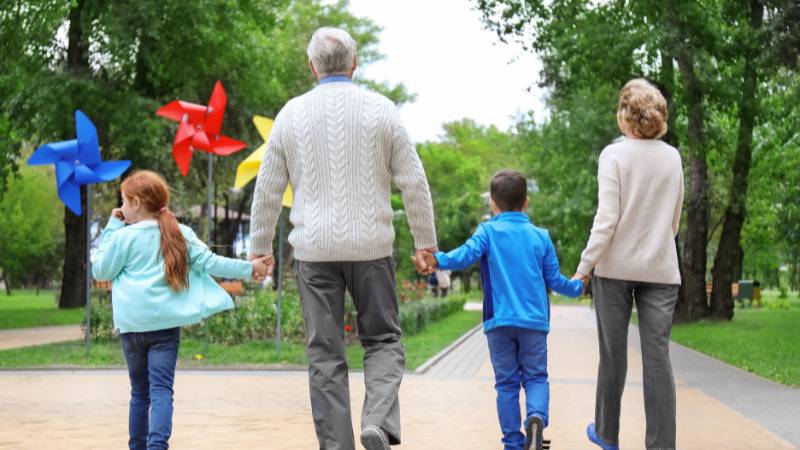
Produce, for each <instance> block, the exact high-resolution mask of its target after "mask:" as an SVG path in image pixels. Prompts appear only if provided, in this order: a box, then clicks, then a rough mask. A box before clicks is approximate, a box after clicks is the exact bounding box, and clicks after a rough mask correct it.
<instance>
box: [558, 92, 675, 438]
mask: <svg viewBox="0 0 800 450" xmlns="http://www.w3.org/2000/svg"><path fill="white" fill-rule="evenodd" d="M667 111H668V110H667V102H666V100H665V99H664V96H663V95H662V94H661V93H660V92H659V90H658V89H657V88H656V87H655V86H653V85H652V84H650V83H648V82H647V81H645V80H643V79H635V80H631V81H629V82H628V83H627V84H625V86H624V87H623V88H622V91H621V92H620V98H619V108H618V110H617V124H618V125H619V129H620V131H621V132H622V134H623V135H624V138H622V139H620V140H617V141H615V142H614V143H612V144H611V145H609V146H608V147H606V148H605V149H604V150H603V152H602V153H601V154H600V161H599V163H598V168H597V180H598V185H599V189H598V205H597V213H596V214H595V217H594V224H593V226H592V232H591V236H590V237H589V242H588V243H587V244H586V249H585V250H584V251H583V254H582V255H581V262H580V265H579V266H578V269H577V271H576V272H577V273H576V274H575V277H573V278H583V279H585V278H586V277H587V276H588V275H589V273H590V271H591V270H592V269H594V276H593V277H592V291H593V297H594V304H595V312H596V314H597V336H598V338H599V340H600V365H599V367H598V370H597V397H596V400H595V418H594V423H591V424H589V426H588V427H587V429H586V432H587V435H588V437H589V440H591V441H592V442H594V443H595V444H597V445H598V446H600V447H601V448H603V449H606V450H616V449H618V448H619V418H620V408H621V400H622V390H623V388H624V387H625V378H626V375H627V367H628V362H627V354H628V324H629V322H630V318H631V309H632V307H633V303H634V301H635V302H636V310H637V312H638V316H639V335H640V338H641V341H642V342H641V346H642V365H643V369H644V383H643V384H644V408H645V418H646V421H647V431H646V434H645V447H646V448H648V449H665V450H666V449H674V448H675V381H674V378H673V374H672V364H671V362H670V358H669V340H670V331H671V329H672V313H673V311H674V309H675V303H676V301H677V299H678V288H679V286H680V284H681V276H680V272H679V270H678V256H677V251H676V248H675V236H676V235H677V234H678V225H679V224H680V218H681V208H682V205H683V168H682V166H681V156H680V154H679V153H678V151H677V150H676V149H675V148H673V147H672V146H670V145H669V144H667V143H665V142H663V141H661V140H659V138H660V137H661V136H663V135H664V134H665V133H666V132H667Z"/></svg>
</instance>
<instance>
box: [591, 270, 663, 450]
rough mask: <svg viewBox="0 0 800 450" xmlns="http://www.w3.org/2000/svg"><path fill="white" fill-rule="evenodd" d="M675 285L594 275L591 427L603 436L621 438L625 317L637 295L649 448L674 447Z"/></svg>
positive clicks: (614, 441)
mask: <svg viewBox="0 0 800 450" xmlns="http://www.w3.org/2000/svg"><path fill="white" fill-rule="evenodd" d="M678 287H679V286H677V285H668V284H656V283H643V282H638V281H623V280H614V279H610V278H602V277H597V276H595V277H593V279H592V290H593V296H594V305H595V311H596V313H597V336H598V338H599V341H600V366H599V368H598V371H597V397H596V403H595V427H596V429H597V434H598V435H599V436H600V437H601V438H602V439H603V440H605V441H606V442H609V443H612V444H617V443H618V442H619V417H620V404H621V401H622V391H623V389H624V388H625V376H626V373H627V369H628V323H629V322H630V318H631V308H632V307H633V302H634V301H636V310H637V312H638V317H639V336H640V338H641V346H642V365H643V367H644V376H643V380H644V382H643V384H644V410H645V418H646V421H647V431H646V435H645V446H646V447H647V449H648V450H656V449H658V450H660V449H674V448H675V380H674V378H673V375H672V364H671V363H670V359H669V335H670V330H671V329H672V312H673V311H674V310H675V302H676V301H677V299H678Z"/></svg>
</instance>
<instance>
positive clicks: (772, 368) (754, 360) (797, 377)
mask: <svg viewBox="0 0 800 450" xmlns="http://www.w3.org/2000/svg"><path fill="white" fill-rule="evenodd" d="M672 339H673V340H674V341H675V342H679V343H681V344H683V345H685V346H687V347H691V348H693V349H695V350H697V351H699V352H702V353H705V354H707V355H709V356H713V357H714V358H717V359H721V360H722V361H725V362H727V363H729V364H733V365H734V366H737V367H740V368H742V369H744V370H747V371H748V372H752V373H755V374H757V375H760V376H762V377H764V378H768V379H770V380H773V381H777V382H779V383H783V384H787V385H789V386H800V309H797V308H795V309H789V310H768V309H740V310H737V311H736V313H735V315H734V318H733V320H732V321H730V322H711V321H700V322H696V323H688V324H680V325H676V326H674V327H673V329H672Z"/></svg>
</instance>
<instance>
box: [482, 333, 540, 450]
mask: <svg viewBox="0 0 800 450" xmlns="http://www.w3.org/2000/svg"><path fill="white" fill-rule="evenodd" d="M486 338H487V340H488V341H489V355H490V357H491V359H492V367H494V378H495V389H496V390H497V416H498V417H499V419H500V430H501V431H502V432H503V439H502V442H503V445H504V446H505V450H521V449H522V448H523V446H524V444H525V435H524V434H523V433H522V431H520V429H521V424H522V423H521V419H520V408H519V391H520V387H522V388H523V389H525V409H526V411H525V417H526V418H527V417H530V416H534V415H535V416H539V417H540V418H541V419H542V421H543V422H544V425H545V426H547V423H548V413H549V410H550V408H549V405H550V384H549V383H548V381H547V333H546V332H544V331H538V330H529V329H525V328H517V327H498V328H495V329H493V330H491V331H489V332H488V333H486Z"/></svg>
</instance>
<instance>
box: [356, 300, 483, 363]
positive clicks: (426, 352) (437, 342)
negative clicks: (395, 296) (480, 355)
mask: <svg viewBox="0 0 800 450" xmlns="http://www.w3.org/2000/svg"><path fill="white" fill-rule="evenodd" d="M481 317H482V313H481V312H480V311H459V312H457V313H455V314H451V315H450V316H447V317H445V318H444V319H442V320H440V321H438V322H436V323H432V324H430V325H428V326H427V327H425V329H423V330H422V331H420V332H419V333H417V334H415V335H413V336H406V337H404V338H403V346H404V347H405V349H406V369H408V370H414V369H416V368H417V367H419V366H421V365H422V364H423V363H425V361H427V360H428V359H430V358H431V357H432V356H434V355H435V354H437V353H439V352H440V351H441V350H443V349H444V348H445V347H447V346H448V345H450V343H452V342H453V341H455V340H456V339H458V338H459V337H461V335H463V334H464V333H466V332H467V331H469V330H471V329H472V328H474V327H475V326H476V325H478V324H479V323H481ZM363 358H364V349H363V348H361V345H358V344H356V345H351V346H349V347H348V348H347V364H348V365H349V366H350V367H351V368H355V369H363V368H364V364H363Z"/></svg>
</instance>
